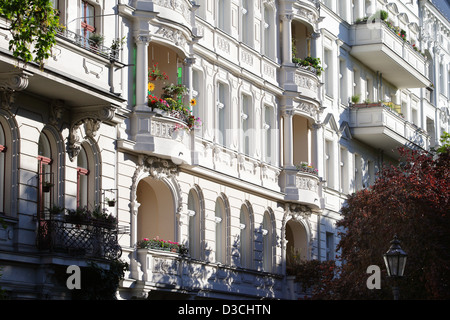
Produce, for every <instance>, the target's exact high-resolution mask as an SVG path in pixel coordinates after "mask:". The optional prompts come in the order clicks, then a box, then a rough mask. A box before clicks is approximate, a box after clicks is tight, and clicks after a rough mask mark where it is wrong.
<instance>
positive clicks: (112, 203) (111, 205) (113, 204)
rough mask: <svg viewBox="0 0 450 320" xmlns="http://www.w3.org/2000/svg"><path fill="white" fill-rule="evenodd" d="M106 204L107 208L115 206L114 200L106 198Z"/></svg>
mask: <svg viewBox="0 0 450 320" xmlns="http://www.w3.org/2000/svg"><path fill="white" fill-rule="evenodd" d="M106 202H107V203H108V206H110V207H114V206H115V205H116V199H109V198H106Z"/></svg>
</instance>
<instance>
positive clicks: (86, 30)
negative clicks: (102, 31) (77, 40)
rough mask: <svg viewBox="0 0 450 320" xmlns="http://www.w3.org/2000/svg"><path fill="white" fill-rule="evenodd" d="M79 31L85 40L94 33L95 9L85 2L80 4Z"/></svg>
mask: <svg viewBox="0 0 450 320" xmlns="http://www.w3.org/2000/svg"><path fill="white" fill-rule="evenodd" d="M81 30H82V36H83V37H84V38H86V39H89V37H90V36H91V34H92V33H93V32H95V8H94V6H93V5H91V4H89V3H87V2H86V1H82V2H81Z"/></svg>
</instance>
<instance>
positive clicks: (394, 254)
mask: <svg viewBox="0 0 450 320" xmlns="http://www.w3.org/2000/svg"><path fill="white" fill-rule="evenodd" d="M407 257H408V255H407V254H406V252H405V251H403V249H402V248H401V247H400V241H399V240H398V238H397V235H395V236H394V239H393V240H392V241H391V247H390V248H389V250H388V251H387V252H386V253H385V254H384V255H383V258H384V263H385V264H386V269H387V272H388V276H389V277H390V278H392V279H394V286H393V287H392V291H393V293H394V300H398V299H399V290H398V286H397V279H399V278H401V277H403V273H404V272H405V265H406V258H407Z"/></svg>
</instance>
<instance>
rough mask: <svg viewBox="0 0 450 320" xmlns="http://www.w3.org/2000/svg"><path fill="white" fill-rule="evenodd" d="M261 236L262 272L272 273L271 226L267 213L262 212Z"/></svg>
mask: <svg viewBox="0 0 450 320" xmlns="http://www.w3.org/2000/svg"><path fill="white" fill-rule="evenodd" d="M262 235H263V270H264V271H266V272H272V267H273V263H272V261H273V226H272V219H271V217H270V214H269V212H268V211H266V212H264V217H263V229H262Z"/></svg>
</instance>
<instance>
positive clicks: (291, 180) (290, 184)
mask: <svg viewBox="0 0 450 320" xmlns="http://www.w3.org/2000/svg"><path fill="white" fill-rule="evenodd" d="M280 180H281V184H282V187H281V190H282V191H283V192H284V193H285V194H286V196H285V200H287V201H295V202H298V203H301V204H304V205H308V206H310V207H312V208H320V193H321V183H320V178H319V176H318V175H317V173H316V172H314V171H311V170H309V169H302V168H298V169H284V170H283V171H282V173H281V174H280Z"/></svg>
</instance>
